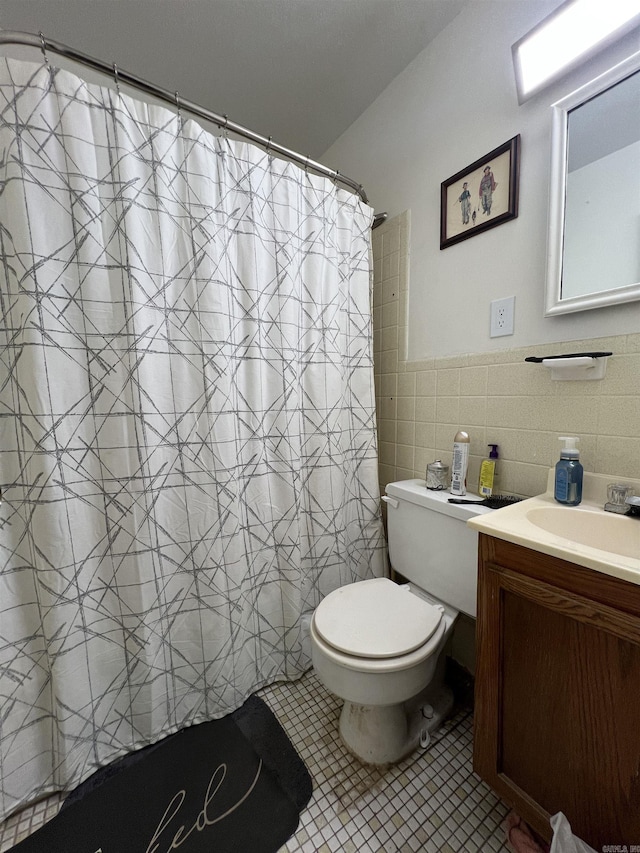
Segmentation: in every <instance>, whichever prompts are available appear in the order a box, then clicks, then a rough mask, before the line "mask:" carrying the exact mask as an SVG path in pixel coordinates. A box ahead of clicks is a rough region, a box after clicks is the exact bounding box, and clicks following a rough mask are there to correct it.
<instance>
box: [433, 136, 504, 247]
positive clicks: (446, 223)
mask: <svg viewBox="0 0 640 853" xmlns="http://www.w3.org/2000/svg"><path fill="white" fill-rule="evenodd" d="M519 183H520V134H518V135H517V136H514V137H513V138H512V139H509V140H508V141H507V142H505V143H504V144H503V145H499V146H498V147H497V148H494V149H493V151H489V153H488V154H485V156H484V157H480V158H479V159H478V160H475V161H474V162H473V163H471V165H470V166H467V167H466V168H465V169H462V170H461V171H459V172H456V174H455V175H452V176H451V177H450V178H448V179H447V180H446V181H443V182H442V184H441V185H440V248H441V249H446V248H447V247H448V246H453V245H455V244H456V243H460V242H461V241H462V240H467V239H468V238H469V237H475V235H476V234H480V233H482V232H483V231H488V230H489V229H490V228H495V227H496V226H497V225H502V223H503V222H507V221H508V220H510V219H515V218H516V217H517V215H518V189H519Z"/></svg>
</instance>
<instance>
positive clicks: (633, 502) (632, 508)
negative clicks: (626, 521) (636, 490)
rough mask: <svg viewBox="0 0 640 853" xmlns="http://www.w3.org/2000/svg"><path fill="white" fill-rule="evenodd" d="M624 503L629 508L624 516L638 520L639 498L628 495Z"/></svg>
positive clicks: (639, 514)
mask: <svg viewBox="0 0 640 853" xmlns="http://www.w3.org/2000/svg"><path fill="white" fill-rule="evenodd" d="M625 503H626V504H627V505H628V507H629V509H628V510H627V513H626V514H627V515H630V516H631V517H632V518H640V498H639V497H637V496H636V497H634V496H633V495H629V497H628V498H627V499H626V501H625Z"/></svg>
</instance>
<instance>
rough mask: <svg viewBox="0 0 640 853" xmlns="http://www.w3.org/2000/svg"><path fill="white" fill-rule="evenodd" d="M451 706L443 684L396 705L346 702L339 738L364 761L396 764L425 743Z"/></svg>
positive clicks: (341, 715) (428, 688) (353, 753)
mask: <svg viewBox="0 0 640 853" xmlns="http://www.w3.org/2000/svg"><path fill="white" fill-rule="evenodd" d="M452 708H453V693H452V692H451V690H450V689H449V688H448V687H446V686H445V685H440V686H438V687H431V689H430V687H427V688H426V689H425V690H423V691H422V693H420V694H419V695H418V696H416V697H414V699H412V700H410V701H409V702H404V703H400V704H398V705H358V704H356V703H355V702H348V701H346V702H345V703H344V705H343V707H342V712H341V714H340V737H341V739H342V742H343V743H344V745H345V746H346V748H347V749H348V750H349V752H350V753H352V755H355V757H356V758H359V759H360V761H363V762H364V763H365V764H373V765H375V766H377V767H381V766H386V765H388V764H396V763H397V762H398V761H401V760H402V759H403V758H406V757H407V756H408V755H410V754H411V753H412V752H413V751H414V750H415V749H416V748H417V747H418V744H419V743H420V742H421V741H423V742H424V740H425V739H426V734H427V733H430V732H432V731H434V730H435V729H437V728H439V727H440V726H441V725H442V722H443V720H444V719H445V718H446V717H447V716H448V715H449V714H450V713H451V709H452Z"/></svg>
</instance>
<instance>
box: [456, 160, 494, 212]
mask: <svg viewBox="0 0 640 853" xmlns="http://www.w3.org/2000/svg"><path fill="white" fill-rule="evenodd" d="M497 186H498V185H497V183H496V182H495V179H494V177H493V172H492V171H491V166H485V167H484V170H483V173H482V177H481V179H480V185H479V188H478V197H479V202H480V208H481V210H482V213H484V214H485V215H486V216H491V205H492V203H493V193H494V192H495V189H496V187H497ZM458 201H459V202H460V205H461V212H462V224H463V225H469V223H470V222H471V223H472V224H473V225H475V224H476V218H477V210H476V207H475V206H474V207H473V212H472V210H471V191H470V190H469V184H468V182H467V181H465V182H464V183H463V184H462V193H461V194H460V196H459V197H458Z"/></svg>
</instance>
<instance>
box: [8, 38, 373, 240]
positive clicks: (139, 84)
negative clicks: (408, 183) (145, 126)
mask: <svg viewBox="0 0 640 853" xmlns="http://www.w3.org/2000/svg"><path fill="white" fill-rule="evenodd" d="M0 45H21V46H24V47H35V48H39V49H40V50H41V51H42V54H43V56H44V60H45V62H46V63H47V64H48V62H49V60H48V58H47V51H50V52H51V53H57V54H58V55H59V56H64V57H66V58H67V59H72V60H74V61H75V62H79V63H81V64H82V65H86V66H88V67H89V68H93V69H94V70H95V71H101V72H103V73H104V74H107V75H109V76H110V77H114V79H115V82H116V86H117V85H118V83H119V82H122V83H126V84H127V85H128V86H133V87H134V88H135V89H139V90H141V91H142V92H146V93H147V94H149V95H153V96H154V97H156V98H159V99H160V100H162V101H165V102H167V103H169V104H171V105H172V106H173V107H175V108H177V109H178V111H179V110H181V109H185V110H187V111H188V112H190V113H192V114H193V115H196V116H198V117H199V118H204V119H206V120H207V121H211V122H213V123H214V124H217V125H218V127H219V128H221V129H222V130H223V131H225V132H226V131H231V133H235V134H237V135H238V136H242V137H244V138H245V139H249V140H251V142H256V143H257V144H258V145H261V146H262V147H263V148H265V149H266V150H267V151H268V152H274V153H277V154H282V155H283V156H284V157H286V158H287V159H289V160H292V161H293V162H295V163H298V164H300V165H301V166H304V168H305V169H313V171H314V172H317V173H318V174H320V175H323V176H324V177H327V178H331V180H333V181H339V182H340V183H341V184H344V185H345V186H347V187H349V189H351V190H353V192H355V193H357V195H359V196H360V198H361V199H362V201H363V202H364V203H365V204H368V203H369V199H368V198H367V194H366V193H365V191H364V187H363V186H362V184H358V183H356V181H354V180H353V179H352V178H348V177H347V176H346V175H341V174H340V172H339V171H338V170H337V169H329V168H328V167H327V166H323V165H322V163H317V162H316V161H315V160H311V159H310V158H309V157H305V156H304V155H303V154H298V152H297V151H292V150H291V149H290V148H285V146H284V145H280V144H279V143H277V142H273V140H272V139H271V137H270V136H269V137H266V136H261V135H260V134H259V133H256V132H255V131H253V130H250V129H249V128H247V127H244V126H243V125H241V124H236V123H235V122H233V121H230V120H229V118H228V117H227V116H226V115H222V116H221V115H218V114H217V113H214V112H211V111H210V110H208V109H206V108H205V107H201V106H199V105H198V104H195V103H193V102H192V101H186V100H183V99H182V98H181V97H180V94H179V92H170V91H169V90H168V89H163V88H162V87H160V86H156V85H155V83H149V82H148V81H147V80H143V79H142V78H141V77H136V75H135V74H131V73H129V72H128V71H124V70H123V69H122V68H119V67H118V66H117V65H116V64H115V63H114V64H113V65H112V66H110V65H108V64H107V63H106V62H103V61H102V60H100V59H96V58H95V57H94V56H89V55H88V54H86V53H82V52H81V51H79V50H76V49H75V48H72V47H68V46H67V45H65V44H61V43H60V42H57V41H52V40H51V39H48V38H45V36H44V35H43V34H42V33H38V35H36V34H35V33H25V32H17V31H14V32H12V31H10V30H5V31H0ZM386 218H387V214H386V213H377V214H376V215H375V216H374V219H373V224H372V226H371V227H372V228H377V227H378V225H382V223H383V222H384V220H385V219H386Z"/></svg>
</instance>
